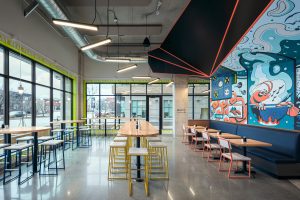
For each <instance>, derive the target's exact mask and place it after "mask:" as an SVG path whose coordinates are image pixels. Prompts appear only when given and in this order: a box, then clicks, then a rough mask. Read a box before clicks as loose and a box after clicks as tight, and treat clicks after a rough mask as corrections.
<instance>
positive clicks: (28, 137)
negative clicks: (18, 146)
mask: <svg viewBox="0 0 300 200" xmlns="http://www.w3.org/2000/svg"><path fill="white" fill-rule="evenodd" d="M33 139H34V138H33V136H24V137H19V138H17V139H16V141H17V142H25V141H30V140H33Z"/></svg>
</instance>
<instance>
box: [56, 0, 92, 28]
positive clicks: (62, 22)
mask: <svg viewBox="0 0 300 200" xmlns="http://www.w3.org/2000/svg"><path fill="white" fill-rule="evenodd" d="M94 6H95V10H94V11H95V14H94V19H93V22H92V24H86V23H79V22H73V21H69V20H62V19H52V22H53V23H54V24H56V25H59V26H67V27H73V28H79V29H86V30H90V31H98V26H96V25H94V22H95V20H96V12H97V0H95V2H94Z"/></svg>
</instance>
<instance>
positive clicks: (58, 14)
mask: <svg viewBox="0 0 300 200" xmlns="http://www.w3.org/2000/svg"><path fill="white" fill-rule="evenodd" d="M37 1H38V2H39V4H40V5H41V6H42V7H43V8H44V9H45V10H46V11H47V12H48V14H49V15H50V16H51V17H52V18H55V19H62V20H69V19H68V18H67V16H66V15H65V14H64V13H63V11H62V10H61V9H60V8H59V6H58V5H57V4H56V3H55V1H54V0H37ZM62 29H63V30H64V32H65V33H66V34H67V35H68V36H69V37H70V38H71V40H72V41H73V42H74V43H75V45H76V46H77V47H78V48H81V47H83V46H86V45H87V44H88V43H87V41H85V40H84V38H83V37H82V35H80V33H79V32H78V31H77V30H76V29H74V28H71V27H62ZM84 53H85V54H86V55H87V56H89V57H90V58H92V59H97V56H96V54H95V53H94V52H93V51H92V50H88V51H85V52H84Z"/></svg>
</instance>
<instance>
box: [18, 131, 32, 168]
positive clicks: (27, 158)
mask: <svg viewBox="0 0 300 200" xmlns="http://www.w3.org/2000/svg"><path fill="white" fill-rule="evenodd" d="M33 139H34V138H33V136H24V137H19V138H17V139H16V142H17V144H19V143H20V142H23V143H24V142H26V143H27V144H29V143H32V142H33ZM24 156H26V162H29V147H28V148H27V151H26V155H24ZM16 164H17V162H16Z"/></svg>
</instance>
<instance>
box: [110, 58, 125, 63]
mask: <svg viewBox="0 0 300 200" xmlns="http://www.w3.org/2000/svg"><path fill="white" fill-rule="evenodd" d="M105 61H106V62H114V63H130V62H131V60H130V59H123V58H105Z"/></svg>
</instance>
